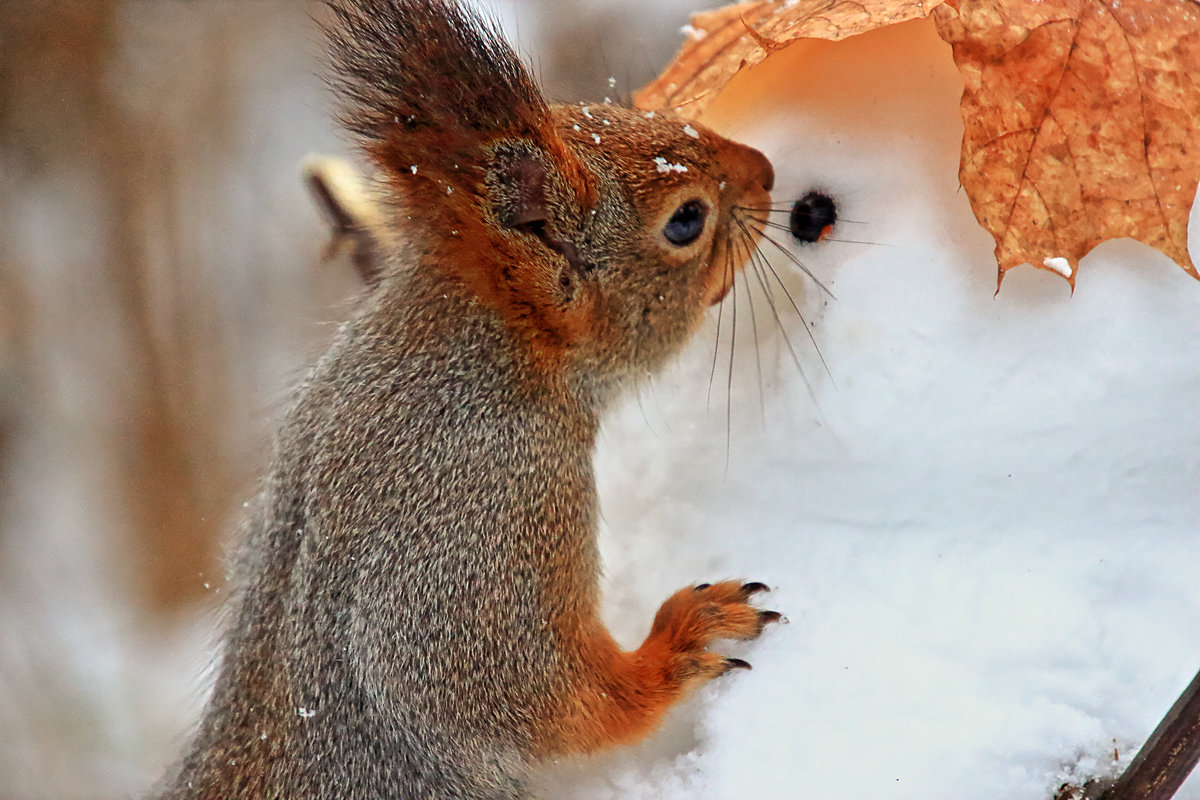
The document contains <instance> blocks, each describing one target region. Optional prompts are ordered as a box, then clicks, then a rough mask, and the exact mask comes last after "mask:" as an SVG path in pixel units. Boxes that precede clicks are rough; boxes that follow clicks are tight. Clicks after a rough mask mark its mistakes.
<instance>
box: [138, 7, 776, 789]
mask: <svg viewBox="0 0 1200 800" xmlns="http://www.w3.org/2000/svg"><path fill="white" fill-rule="evenodd" d="M327 5H328V7H329V16H328V18H327V20H326V21H325V23H324V28H325V32H326V35H327V37H328V41H329V43H330V54H331V62H332V65H333V73H334V75H335V77H334V84H335V87H336V88H337V89H338V91H339V92H340V97H341V99H342V114H341V116H342V119H343V122H344V124H345V125H346V127H347V128H348V129H349V130H350V131H351V132H352V133H353V134H354V135H355V136H356V137H357V140H358V142H359V145H360V147H361V150H362V152H363V153H364V155H365V156H366V157H367V159H368V160H369V162H370V163H371V165H372V167H373V169H374V170H375V172H376V173H377V175H378V176H379V178H378V180H379V182H380V186H379V189H380V192H381V197H382V199H381V200H380V204H379V206H378V207H377V208H376V209H375V211H374V212H373V213H374V217H373V219H372V222H371V225H370V226H369V227H370V229H369V230H368V229H366V228H363V229H362V230H360V233H361V234H362V236H363V237H364V239H365V241H366V244H367V245H368V246H366V247H365V248H364V249H363V250H362V254H361V263H360V264H359V265H358V268H359V270H360V274H361V275H362V276H363V278H364V281H365V286H364V287H363V289H362V292H361V296H360V297H359V298H358V299H357V300H356V301H355V305H354V308H353V310H352V312H351V314H350V318H349V319H348V321H346V322H345V323H343V324H342V325H341V327H340V328H339V329H338V331H337V333H336V334H335V336H334V341H333V342H332V345H331V347H330V349H329V350H328V352H326V354H325V355H324V356H323V357H321V358H320V359H319V360H318V362H317V363H316V364H315V365H314V366H313V367H312V368H311V371H310V372H309V373H308V374H307V376H306V377H305V379H304V380H303V381H302V382H301V385H300V386H299V388H298V389H297V391H296V394H295V396H294V399H293V401H292V402H291V405H290V407H289V408H288V410H287V412H286V415H285V419H284V421H283V423H282V425H281V428H280V430H279V432H278V435H277V438H276V445H275V454H274V457H273V464H272V467H271V468H270V471H269V474H268V475H267V477H266V478H265V479H264V480H263V482H262V485H261V488H260V492H259V494H258V496H257V498H256V500H255V502H254V503H253V504H252V507H251V511H250V513H249V518H248V519H247V521H246V523H245V526H246V527H245V531H244V536H243V540H242V542H241V544H240V550H239V552H238V555H237V557H236V559H235V562H234V567H233V574H232V576H231V585H232V587H233V589H234V596H233V598H232V599H231V604H230V606H229V623H228V629H227V631H226V632H225V634H224V645H223V650H222V657H221V662H220V665H219V667H218V670H217V674H216V679H215V684H214V687H213V690H212V695H211V698H210V700H209V701H208V704H207V706H206V709H205V711H204V713H203V716H202V718H201V721H200V724H199V728H198V730H197V731H196V733H195V735H194V738H193V739H192V742H191V744H190V745H189V746H188V747H187V748H186V750H185V752H184V755H183V756H182V758H181V759H180V761H179V763H178V764H177V765H176V766H175V767H174V768H173V770H172V773H171V774H170V775H169V776H168V778H167V779H166V780H165V782H164V783H163V785H162V786H161V787H160V788H159V789H158V790H157V796H158V797H160V798H162V799H163V800H183V798H189V799H194V800H201V799H202V800H249V799H250V798H254V799H255V800H274V799H278V800H316V799H317V798H331V799H332V798H360V799H361V800H382V798H403V799H404V800H418V799H419V800H428V799H429V798H456V799H459V800H461V799H463V798H478V799H479V800H500V799H501V798H504V799H508V798H519V797H524V796H525V791H526V789H525V787H526V785H527V779H528V775H529V774H530V770H531V769H532V768H533V766H534V765H536V764H537V763H538V762H539V761H541V760H544V759H546V758H548V757H552V756H555V755H558V754H569V753H589V752H595V751H597V750H600V749H602V748H606V747H610V746H613V745H617V744H621V743H627V742H631V741H634V740H636V739H638V738H640V737H644V736H646V735H647V734H648V733H649V732H650V731H652V730H653V729H654V728H655V726H656V725H657V723H658V722H659V721H660V720H661V719H662V717H663V715H664V713H665V712H666V710H667V709H668V708H669V707H671V706H672V705H673V704H675V703H676V702H678V701H679V700H680V699H681V698H683V697H684V696H686V695H687V694H688V693H689V692H691V691H692V690H693V689H695V688H696V687H697V686H699V685H701V684H703V683H704V682H706V681H708V680H710V679H712V678H715V677H717V676H720V675H723V674H725V673H727V672H729V671H730V670H732V669H737V668H746V667H748V666H749V665H748V664H747V663H746V662H745V661H742V660H740V659H736V658H728V657H725V656H723V655H721V654H719V653H717V652H713V651H711V650H709V645H710V643H711V642H713V641H714V640H716V639H722V638H733V639H751V638H754V637H756V636H758V635H759V633H760V632H761V631H762V630H763V628H764V626H765V625H767V624H769V623H772V622H775V621H777V620H779V619H780V616H779V614H778V613H776V612H774V611H766V610H762V609H760V608H757V607H756V606H754V605H753V604H752V603H751V600H752V599H753V596H755V595H757V594H758V593H760V592H763V591H765V590H766V589H767V587H766V586H765V585H763V584H761V583H757V582H748V583H743V582H741V581H722V582H716V583H711V584H709V583H701V584H698V585H694V586H688V587H685V588H683V589H681V590H679V591H678V592H676V593H675V594H673V595H672V596H671V597H670V598H668V599H667V601H666V602H665V603H664V604H663V605H662V607H661V608H660V609H659V611H658V612H657V614H656V615H655V617H654V619H653V622H652V624H651V627H650V631H649V634H648V635H647V637H646V639H645V641H644V642H643V643H642V644H641V645H640V646H639V647H638V648H637V649H636V650H632V651H623V650H622V649H621V648H620V647H619V646H618V645H617V643H616V642H615V641H614V639H613V637H612V636H611V635H610V633H609V632H608V630H607V629H606V627H605V626H604V624H603V623H602V622H601V620H600V616H599V611H598V608H599V600H600V598H599V569H600V565H599V555H598V552H597V545H596V532H597V521H598V509H597V498H596V489H595V483H594V477H593V465H592V457H593V449H594V445H595V441H596V436H597V430H598V427H599V423H600V418H601V415H602V413H603V411H604V409H605V408H606V407H607V406H609V405H610V404H611V403H612V401H613V399H614V398H615V397H617V396H618V395H619V393H620V392H621V390H622V389H623V388H625V387H627V386H629V385H630V384H632V383H635V382H636V381H638V380H640V379H642V378H643V377H644V376H645V375H647V374H648V373H652V372H653V371H654V370H655V369H657V368H659V367H660V366H661V365H663V364H664V362H666V361H667V360H668V359H669V358H670V357H671V356H672V355H673V354H675V353H676V352H677V351H679V350H680V349H681V347H682V345H683V344H684V343H685V342H686V341H687V340H688V338H689V336H690V334H692V333H693V332H694V331H695V330H696V328H697V327H698V326H699V324H700V323H701V321H702V319H703V317H704V315H705V313H706V311H707V309H708V308H709V307H710V306H712V305H714V304H716V303H718V302H720V301H721V299H722V298H723V297H724V296H725V294H726V293H727V292H728V291H729V289H730V287H731V285H732V282H733V280H734V277H735V275H736V273H737V271H738V270H740V269H741V268H742V267H743V266H744V264H745V262H746V260H747V259H748V258H749V257H750V255H751V253H752V252H753V249H754V248H755V247H756V245H757V241H758V239H757V235H756V233H755V232H754V231H752V230H749V229H747V228H746V227H744V226H743V225H741V224H738V217H737V216H736V214H737V209H738V208H739V207H741V206H745V207H749V208H753V207H762V206H765V205H766V204H767V203H768V202H769V200H770V197H769V194H768V192H769V191H770V189H771V187H772V183H773V180H774V176H773V171H772V167H771V164H770V162H769V161H768V160H767V158H766V157H765V156H763V155H762V154H761V153H760V152H758V151H757V150H754V149H751V148H749V147H746V146H743V145H740V144H737V143H734V142H732V141H730V140H728V139H725V138H723V137H721V136H720V135H718V134H716V133H714V132H712V131H710V130H708V129H706V128H704V127H703V126H702V125H699V124H696V123H691V124H689V123H688V122H686V121H685V120H684V119H683V118H681V117H678V116H676V115H674V114H672V113H670V112H666V111H663V112H649V111H645V112H643V111H637V110H632V109H628V108H623V107H619V106H616V105H610V104H603V105H601V104H596V105H551V104H549V103H548V102H547V101H546V100H545V99H544V97H543V96H542V94H541V92H540V90H539V89H538V88H537V86H536V85H535V84H534V82H533V80H532V79H531V77H530V75H529V73H528V72H527V70H526V68H525V66H524V65H523V63H522V62H521V60H520V59H519V57H518V56H517V55H516V54H515V53H514V52H513V50H512V49H511V48H510V47H509V46H508V45H507V44H506V43H505V42H504V41H503V39H502V38H501V37H500V35H499V33H498V32H497V30H496V27H495V25H494V23H488V22H485V21H482V20H480V19H478V18H476V17H475V16H473V15H472V14H471V13H470V12H468V11H467V10H466V9H465V8H463V7H462V6H461V5H459V4H458V2H457V0H328V3H327ZM330 202H331V203H333V204H334V205H335V206H336V199H334V200H332V201H330ZM345 217H346V218H345V219H344V220H342V223H343V226H344V227H345V226H349V227H353V224H354V218H353V217H354V215H353V214H352V213H349V212H347V213H346V215H345Z"/></svg>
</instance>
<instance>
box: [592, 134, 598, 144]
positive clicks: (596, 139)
mask: <svg viewBox="0 0 1200 800" xmlns="http://www.w3.org/2000/svg"><path fill="white" fill-rule="evenodd" d="M592 141H594V142H595V143H596V144H600V134H598V133H593V134H592Z"/></svg>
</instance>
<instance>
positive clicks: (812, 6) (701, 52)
mask: <svg viewBox="0 0 1200 800" xmlns="http://www.w3.org/2000/svg"><path fill="white" fill-rule="evenodd" d="M942 2H944V0H787V2H778V0H776V2H771V0H755V2H748V3H740V4H737V5H732V6H725V7H723V8H718V9H715V10H713V11H706V12H703V13H700V14H693V15H692V18H691V26H690V28H691V31H690V36H689V39H688V41H687V42H686V43H685V44H684V46H683V48H682V49H681V50H680V51H679V53H677V54H676V56H675V60H674V61H672V62H671V64H670V65H669V66H668V67H667V68H666V69H665V70H664V71H663V73H662V75H660V76H659V77H658V78H657V79H655V80H654V81H652V82H651V83H649V84H647V85H646V86H644V87H643V88H642V89H641V90H640V91H638V92H636V93H635V94H634V105H636V106H637V107H638V108H642V109H660V108H672V109H675V110H676V111H679V112H681V113H684V114H686V115H688V116H691V117H695V116H697V115H699V114H700V112H701V111H703V110H704V107H705V106H706V105H708V102H709V100H711V99H712V97H713V95H715V94H716V92H717V91H718V90H719V89H720V88H721V87H723V86H724V85H725V84H726V83H727V82H728V81H729V79H730V78H732V77H733V76H734V75H736V74H737V73H738V72H739V71H741V70H742V69H744V68H746V67H750V66H753V65H755V64H757V63H758V62H760V61H762V60H763V59H764V58H766V57H767V55H768V54H769V53H771V52H772V51H774V50H777V49H779V48H781V47H784V46H785V45H787V44H789V43H790V42H792V41H794V40H796V39H801V38H815V39H829V40H831V41H837V40H839V39H845V38H846V37H849V36H854V35H856V34H860V33H866V32H867V31H870V30H874V29H875V28H880V27H883V26H884V25H890V24H892V23H896V22H904V21H906V20H910V19H915V18H917V17H925V16H928V15H929V13H930V11H932V10H933V9H934V8H936V7H937V6H939V5H941V4H942Z"/></svg>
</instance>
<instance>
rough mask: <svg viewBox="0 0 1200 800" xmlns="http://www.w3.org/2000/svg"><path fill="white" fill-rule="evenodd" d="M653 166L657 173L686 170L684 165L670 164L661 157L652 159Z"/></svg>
mask: <svg viewBox="0 0 1200 800" xmlns="http://www.w3.org/2000/svg"><path fill="white" fill-rule="evenodd" d="M654 164H655V166H656V168H657V169H658V171H659V172H687V171H688V168H687V166H686V165H684V164H672V163H670V162H668V161H667V159H665V158H663V157H662V156H655V157H654Z"/></svg>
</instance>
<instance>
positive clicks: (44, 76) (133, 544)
mask: <svg viewBox="0 0 1200 800" xmlns="http://www.w3.org/2000/svg"><path fill="white" fill-rule="evenodd" d="M120 10H121V3H119V2H117V0H76V1H74V2H72V1H71V0H66V1H64V0H21V2H5V3H0V31H2V32H3V33H0V145H2V146H3V147H4V148H5V151H6V155H7V158H8V163H10V164H15V165H16V168H17V169H19V170H20V171H21V172H22V173H24V174H25V175H26V177H28V178H30V179H31V180H36V178H37V177H38V174H39V172H40V171H42V170H44V169H46V168H48V166H49V165H56V168H58V169H62V167H63V166H64V165H67V166H68V168H69V170H71V171H73V172H74V171H77V174H78V175H80V176H85V177H87V178H90V179H91V181H92V186H94V188H95V193H96V195H97V199H98V201H99V202H100V203H102V204H103V211H104V217H103V218H104V219H105V220H106V229H105V230H104V231H103V235H102V236H101V237H99V238H100V241H99V242H98V243H97V244H96V247H95V250H94V265H95V269H96V270H97V271H100V272H102V275H103V280H104V281H105V282H106V283H107V285H108V288H110V289H111V292H110V293H109V294H108V295H106V296H105V297H96V298H82V301H81V302H80V301H73V302H75V307H74V308H69V309H68V311H67V317H68V318H69V319H70V323H74V322H75V321H76V320H75V319H74V317H75V315H78V317H79V324H81V325H82V324H85V320H86V319H87V318H88V317H89V316H96V315H107V316H108V318H109V319H110V320H112V319H115V320H116V321H117V328H118V330H119V332H120V335H119V337H118V339H119V344H120V346H121V347H122V348H123V350H122V353H121V356H120V358H121V360H123V361H124V362H125V363H126V364H127V365H128V366H127V369H126V370H125V372H124V375H122V376H120V378H119V380H120V383H121V384H122V385H120V386H118V387H116V394H117V395H118V396H119V397H121V398H122V400H123V401H124V403H123V406H124V407H123V408H121V410H120V417H119V419H118V422H117V425H116V426H114V430H113V432H112V437H113V442H112V446H111V447H110V448H109V450H108V452H109V453H111V455H112V459H111V463H109V464H107V465H106V466H107V469H110V470H111V475H112V477H113V480H112V482H113V483H114V484H115V485H116V486H117V487H118V491H119V493H120V497H119V501H118V502H119V505H120V507H121V509H122V512H123V516H124V520H125V522H126V524H125V525H124V526H123V527H125V529H126V530H125V541H124V542H122V543H121V547H122V555H123V556H125V557H127V558H128V559H131V560H132V564H131V566H132V569H130V570H129V573H130V574H131V575H133V576H134V578H135V581H136V583H137V585H138V589H139V592H140V594H141V596H142V597H143V598H144V601H145V606H146V607H147V608H148V609H150V610H152V611H157V612H163V611H171V610H174V609H178V608H180V607H182V606H186V605H188V604H189V603H190V602H191V601H193V600H195V599H196V598H197V597H199V596H200V595H201V594H202V593H203V591H204V584H205V581H206V580H210V581H211V580H213V579H212V577H211V576H212V575H213V574H214V571H215V570H214V564H215V562H216V558H217V549H218V548H217V545H216V543H217V541H218V539H219V534H220V531H221V528H222V527H223V524H224V517H225V515H224V514H223V513H221V511H222V510H223V508H224V500H223V499H222V498H225V497H227V492H228V491H229V486H230V483H231V479H230V475H229V470H228V468H227V466H226V464H225V460H224V459H223V458H221V456H220V455H219V454H218V453H215V452H214V450H215V449H216V448H215V447H214V444H213V442H214V441H215V439H216V438H217V437H216V435H215V433H214V431H215V429H217V428H218V427H219V425H220V421H219V419H217V418H216V417H217V416H218V415H219V413H220V409H219V405H220V404H219V402H218V403H214V402H211V400H212V398H219V397H221V396H222V393H221V391H220V387H219V385H213V384H212V383H209V384H205V388H204V392H203V395H204V398H207V399H208V400H209V402H199V400H200V399H201V398H200V397H198V394H197V386H198V382H197V380H196V378H195V375H196V372H195V370H194V368H193V367H194V363H193V362H194V358H193V355H194V347H195V345H197V341H196V337H197V336H203V332H201V331H196V330H191V329H189V324H188V322H189V317H188V316H187V315H186V313H185V314H184V315H183V316H179V312H180V311H181V310H186V309H187V304H186V302H183V303H171V302H163V294H162V292H161V291H159V290H158V288H157V287H161V286H164V285H166V286H167V287H169V289H170V288H174V289H175V293H176V294H177V295H178V294H179V287H180V283H179V275H178V274H174V273H175V272H177V270H173V269H172V268H173V267H176V266H177V265H175V264H171V263H162V262H161V261H158V262H156V261H154V260H152V259H151V258H150V256H149V255H148V240H149V238H150V236H151V234H152V233H153V234H154V235H155V236H158V237H162V238H165V240H167V241H170V240H171V239H172V231H170V230H166V231H164V230H155V231H153V232H152V231H151V230H150V224H151V222H150V221H151V220H154V221H156V222H157V223H158V224H162V223H163V221H164V220H165V221H166V222H167V223H168V225H169V224H170V223H171V221H172V220H174V216H173V215H170V214H169V213H168V214H163V213H161V210H162V209H163V208H167V209H168V210H169V209H170V202H169V198H170V197H171V195H172V188H173V187H172V185H171V180H172V172H171V170H169V169H164V167H165V166H167V165H169V164H170V163H171V161H172V159H171V158H170V157H169V156H170V153H169V152H168V151H167V148H168V147H169V143H168V142H165V141H164V140H163V137H162V136H160V135H159V131H158V130H157V129H156V126H155V125H153V124H146V121H145V120H139V119H134V118H132V116H131V112H129V111H127V110H126V109H123V108H122V106H121V104H120V103H119V102H118V98H115V97H114V96H113V92H112V91H111V86H110V84H109V83H108V81H109V80H111V75H112V71H111V70H110V65H111V62H112V60H113V58H114V50H115V47H116V45H117V38H116V35H115V29H116V26H117V24H118V17H117V15H118V13H119V12H120ZM9 185H10V186H11V185H12V183H11V182H9ZM80 185H81V186H84V187H86V186H88V185H89V184H88V181H87V180H83V181H81V182H80ZM9 202H12V203H20V202H21V198H20V197H10V198H9ZM54 223H55V224H58V225H60V226H61V235H63V236H72V235H75V232H74V231H73V230H72V220H70V219H62V220H56V221H54ZM3 225H4V221H0V230H3V227H2V226H3ZM0 254H2V251H0ZM2 257H3V263H2V264H0V267H3V268H4V269H6V270H8V271H9V272H10V274H9V279H10V280H16V281H18V282H19V281H21V280H26V279H28V277H27V274H26V272H25V269H24V267H25V266H26V265H22V264H20V263H15V261H14V257H13V256H11V255H4V256H2ZM14 276H15V277H14ZM70 288H71V287H69V286H62V287H61V289H62V291H63V292H64V297H65V296H67V295H68V293H69V292H70ZM169 293H170V292H169V291H168V294H169ZM109 298H115V302H114V303H113V304H114V305H115V307H113V308H97V307H96V305H97V304H100V305H102V304H104V303H106V302H112V301H110V300H109ZM68 302H71V301H68ZM64 304H66V303H64ZM39 311H40V310H39V309H38V308H33V309H30V310H29V311H28V312H27V313H31V314H37V313H39ZM59 313H62V312H61V310H60V312H59ZM193 319H194V318H193ZM70 323H68V324H70ZM40 367H41V365H37V364H25V365H23V369H25V370H26V371H28V372H29V373H30V374H31V375H36V373H37V371H38V370H39V368H40ZM116 372H119V370H118V371H114V373H116ZM217 377H218V376H212V375H209V376H207V378H208V379H209V380H214V381H215V380H216V379H217ZM32 383H33V384H35V385H36V383H37V381H36V380H33V381H32ZM35 402H36V401H35ZM97 533H98V535H99V533H100V532H97Z"/></svg>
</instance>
